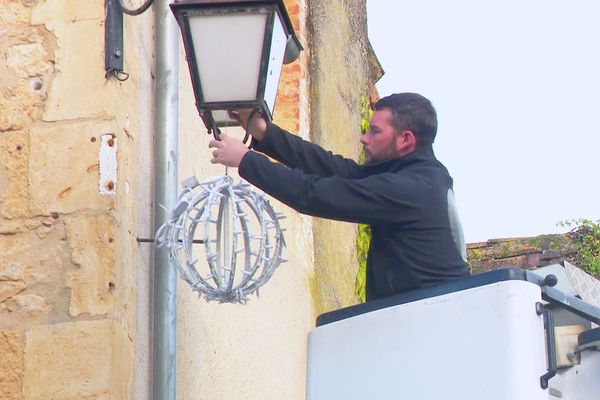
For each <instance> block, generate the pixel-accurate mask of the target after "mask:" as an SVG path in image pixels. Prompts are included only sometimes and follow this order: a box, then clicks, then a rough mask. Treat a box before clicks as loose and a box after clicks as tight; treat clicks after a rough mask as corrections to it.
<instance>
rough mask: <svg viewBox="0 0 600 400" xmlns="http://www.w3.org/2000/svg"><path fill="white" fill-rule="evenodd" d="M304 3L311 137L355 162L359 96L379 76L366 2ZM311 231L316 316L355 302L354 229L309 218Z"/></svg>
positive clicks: (352, 226)
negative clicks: (305, 4)
mask: <svg viewBox="0 0 600 400" xmlns="http://www.w3.org/2000/svg"><path fill="white" fill-rule="evenodd" d="M308 4H309V8H308V15H309V18H308V21H309V25H308V30H309V38H310V39H309V45H310V48H311V58H310V64H309V75H310V98H311V124H310V134H311V136H310V138H311V140H312V141H313V142H315V143H318V144H320V145H321V146H323V147H324V148H326V149H329V150H331V151H332V152H333V153H335V154H341V155H343V156H345V157H348V158H352V159H354V160H357V159H358V155H359V153H360V150H361V145H360V136H361V130H360V126H361V117H360V109H361V107H360V101H361V97H369V94H370V89H371V88H372V86H373V84H374V82H375V80H374V79H373V76H374V75H375V79H378V78H379V77H380V76H381V75H380V74H381V73H382V72H380V71H374V69H373V67H372V60H373V59H376V58H375V57H374V56H373V55H372V50H371V47H370V44H369V42H368V38H367V20H366V18H367V17H366V3H365V1H364V0H350V1H348V0H329V1H318V0H313V1H309V3H308ZM333 21H335V22H333ZM378 73H379V75H377V74H378ZM340 201H343V199H340ZM313 232H314V234H313V240H314V260H315V261H314V262H315V267H314V268H315V275H314V281H313V288H314V297H315V311H316V313H317V314H321V313H323V312H326V311H331V310H335V309H338V308H341V307H346V306H349V305H352V304H356V303H358V302H359V300H358V296H357V295H356V294H355V277H356V270H357V268H358V263H357V261H356V244H355V243H356V233H357V231H356V225H354V224H348V223H344V222H336V221H330V220H324V219H319V218H314V219H313Z"/></svg>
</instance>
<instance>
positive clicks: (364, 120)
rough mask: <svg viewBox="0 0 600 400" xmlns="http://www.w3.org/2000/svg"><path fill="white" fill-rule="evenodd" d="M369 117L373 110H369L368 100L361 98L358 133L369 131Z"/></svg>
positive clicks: (364, 97)
mask: <svg viewBox="0 0 600 400" xmlns="http://www.w3.org/2000/svg"><path fill="white" fill-rule="evenodd" d="M371 115H373V110H372V109H371V103H370V101H369V98H368V97H366V96H363V97H361V98H360V131H361V132H362V133H363V134H364V133H366V132H367V131H368V130H369V122H370V121H371ZM363 157H364V156H363Z"/></svg>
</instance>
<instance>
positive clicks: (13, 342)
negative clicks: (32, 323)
mask: <svg viewBox="0 0 600 400" xmlns="http://www.w3.org/2000/svg"><path fill="white" fill-rule="evenodd" d="M23 353H24V334H23V332H20V331H14V330H5V331H0V354H1V355H2V356H1V359H2V361H1V362H0V399H10V400H22V399H23V394H22V390H21V389H22V387H23V370H24V368H23V367H24V366H23V360H24V357H23Z"/></svg>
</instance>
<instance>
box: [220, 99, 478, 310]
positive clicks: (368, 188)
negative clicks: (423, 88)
mask: <svg viewBox="0 0 600 400" xmlns="http://www.w3.org/2000/svg"><path fill="white" fill-rule="evenodd" d="M232 115H233V116H234V117H236V118H238V120H239V121H240V122H241V124H242V126H244V127H246V129H247V130H248V132H250V134H251V135H252V136H253V143H254V149H255V150H257V151H258V152H257V151H251V150H248V149H247V148H246V147H245V146H244V145H243V143H241V142H240V141H238V140H236V139H233V138H231V137H227V136H223V137H222V139H221V141H215V140H213V141H212V142H211V143H210V144H209V146H210V147H212V148H215V150H214V151H213V157H214V158H213V159H212V160H211V162H213V163H219V164H223V165H227V166H230V167H239V173H240V176H242V177H243V178H244V179H246V180H247V181H248V182H250V183H252V184H253V185H254V186H256V187H258V188H260V189H262V190H263V191H265V192H266V193H268V194H269V195H271V196H273V197H274V198H276V199H278V200H280V201H282V202H283V203H285V204H287V205H288V206H290V207H292V208H294V209H295V210H297V211H299V212H301V213H304V214H309V215H313V216H317V217H321V218H329V219H335V220H340V221H348V222H355V223H365V224H370V225H371V232H372V239H371V246H370V249H369V254H368V259H367V287H366V294H367V301H369V300H373V299H377V298H382V297H386V296H390V295H393V294H397V293H401V292H404V291H407V290H411V289H415V288H421V287H427V286H431V285H436V284H439V283H442V282H446V281H448V280H451V279H455V278H459V277H463V276H466V275H467V274H468V272H467V264H466V249H465V243H464V239H463V235H462V228H461V226H460V222H459V220H458V214H457V212H456V207H455V204H454V193H453V190H452V178H451V177H450V175H449V174H448V171H447V170H446V168H445V167H444V166H443V165H442V164H441V163H440V162H439V161H438V160H437V159H436V158H435V156H434V153H433V148H432V144H433V141H434V139H435V136H436V133H437V115H436V112H435V109H434V108H433V106H432V105H431V103H430V102H429V100H427V99H426V98H425V97H423V96H421V95H418V94H415V93H399V94H393V95H391V96H388V97H384V98H382V99H381V100H379V101H378V102H377V104H376V105H375V112H374V113H373V116H372V118H371V121H370V125H369V130H368V131H367V132H366V133H365V134H364V135H363V136H362V138H361V143H362V145H363V147H364V151H365V156H366V161H365V165H364V166H363V165H359V164H357V163H356V162H355V161H353V160H349V159H346V158H343V157H341V156H338V155H333V154H332V153H331V152H328V151H326V150H324V149H322V148H321V147H319V146H317V145H315V144H312V143H310V142H307V141H304V140H302V139H300V138H299V137H297V136H295V135H292V134H290V133H288V132H285V131H283V130H282V129H280V128H279V127H277V126H276V125H274V124H271V123H267V122H266V121H265V120H264V119H263V118H261V117H260V116H254V117H253V118H251V120H250V121H248V117H249V113H248V112H247V111H242V110H240V111H239V112H236V113H232ZM248 124H249V126H248ZM259 152H261V153H264V154H267V155H269V156H271V157H273V158H274V159H276V160H277V161H279V162H280V163H273V162H271V161H270V160H269V159H268V158H267V157H265V156H264V155H262V154H260V153H259Z"/></svg>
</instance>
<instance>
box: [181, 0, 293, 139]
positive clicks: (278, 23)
mask: <svg viewBox="0 0 600 400" xmlns="http://www.w3.org/2000/svg"><path fill="white" fill-rule="evenodd" d="M170 6H171V10H172V11H173V13H174V14H175V18H176V20H177V22H178V24H179V27H180V28H181V34H182V36H183V45H184V48H185V53H186V59H187V62H188V66H189V69H190V76H191V79H192V85H193V88H194V96H195V98H196V107H197V108H198V111H199V112H200V116H201V117H202V119H203V120H204V123H205V125H206V126H207V128H208V129H209V132H210V131H211V129H212V130H218V127H222V126H236V125H238V122H237V121H235V120H232V119H230V118H229V117H228V113H227V111H228V110H233V109H242V108H251V109H258V111H260V112H261V114H262V115H263V117H264V118H266V119H267V120H271V119H272V118H273V110H274V107H275V97H276V94H277V87H278V84H279V78H280V75H281V68H282V65H283V64H287V63H291V62H293V61H294V60H296V59H297V58H298V55H299V53H300V51H301V50H302V45H301V44H300V41H299V40H298V38H297V37H296V35H295V33H294V29H293V27H292V24H291V21H290V18H289V16H288V14H287V11H286V9H285V5H284V4H283V0H254V1H243V0H229V1H219V0H181V1H176V2H175V3H172V4H171V5H170Z"/></svg>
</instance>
